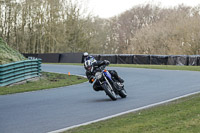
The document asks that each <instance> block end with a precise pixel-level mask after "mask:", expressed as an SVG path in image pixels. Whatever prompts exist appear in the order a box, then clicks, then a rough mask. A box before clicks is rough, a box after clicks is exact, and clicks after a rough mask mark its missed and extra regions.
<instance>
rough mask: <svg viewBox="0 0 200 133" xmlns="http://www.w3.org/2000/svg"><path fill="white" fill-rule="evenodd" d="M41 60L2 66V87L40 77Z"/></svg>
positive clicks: (0, 70) (0, 84)
mask: <svg viewBox="0 0 200 133" xmlns="http://www.w3.org/2000/svg"><path fill="white" fill-rule="evenodd" d="M40 73H41V59H34V60H24V61H19V62H13V63H9V64H4V65H0V86H6V85H9V84H13V83H16V82H19V81H22V80H26V79H29V78H33V77H37V76H40V75H41V74H40Z"/></svg>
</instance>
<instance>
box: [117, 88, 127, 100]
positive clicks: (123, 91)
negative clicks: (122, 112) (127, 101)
mask: <svg viewBox="0 0 200 133" xmlns="http://www.w3.org/2000/svg"><path fill="white" fill-rule="evenodd" d="M119 96H120V97H121V98H126V96H127V93H126V90H125V89H122V90H120V91H119Z"/></svg>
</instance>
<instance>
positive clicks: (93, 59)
mask: <svg viewBox="0 0 200 133" xmlns="http://www.w3.org/2000/svg"><path fill="white" fill-rule="evenodd" d="M85 60H86V61H87V60H90V61H91V62H92V63H94V62H96V60H95V58H94V57H93V56H91V55H90V56H88V57H87V58H86V59H85Z"/></svg>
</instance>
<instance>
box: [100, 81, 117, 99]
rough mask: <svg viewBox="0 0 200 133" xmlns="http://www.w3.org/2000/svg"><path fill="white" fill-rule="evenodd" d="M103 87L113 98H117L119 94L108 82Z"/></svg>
mask: <svg viewBox="0 0 200 133" xmlns="http://www.w3.org/2000/svg"><path fill="white" fill-rule="evenodd" d="M103 88H104V90H105V92H106V94H107V95H108V96H109V97H110V98H111V99H112V100H113V101H115V100H117V96H116V94H115V92H114V90H113V89H112V88H110V86H109V85H108V84H107V83H104V85H103Z"/></svg>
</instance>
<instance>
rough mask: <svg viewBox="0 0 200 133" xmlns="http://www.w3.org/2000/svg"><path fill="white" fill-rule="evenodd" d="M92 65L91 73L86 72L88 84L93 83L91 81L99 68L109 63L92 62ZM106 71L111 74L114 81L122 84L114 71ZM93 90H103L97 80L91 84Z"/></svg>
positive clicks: (121, 80)
mask: <svg viewBox="0 0 200 133" xmlns="http://www.w3.org/2000/svg"><path fill="white" fill-rule="evenodd" d="M92 65H93V70H92V71H88V70H86V76H87V78H88V80H89V82H90V83H92V82H93V81H92V79H93V78H94V76H95V73H96V72H97V71H100V67H101V66H103V65H109V61H106V60H105V61H97V62H94V63H93V64H92ZM108 71H109V73H110V74H111V76H112V77H114V78H115V79H116V80H118V81H119V82H124V81H123V79H121V78H120V77H119V76H118V74H117V72H116V71H115V70H108ZM93 89H94V90H95V91H99V90H103V88H102V87H101V85H100V83H99V81H98V80H96V82H95V83H94V84H93Z"/></svg>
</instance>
